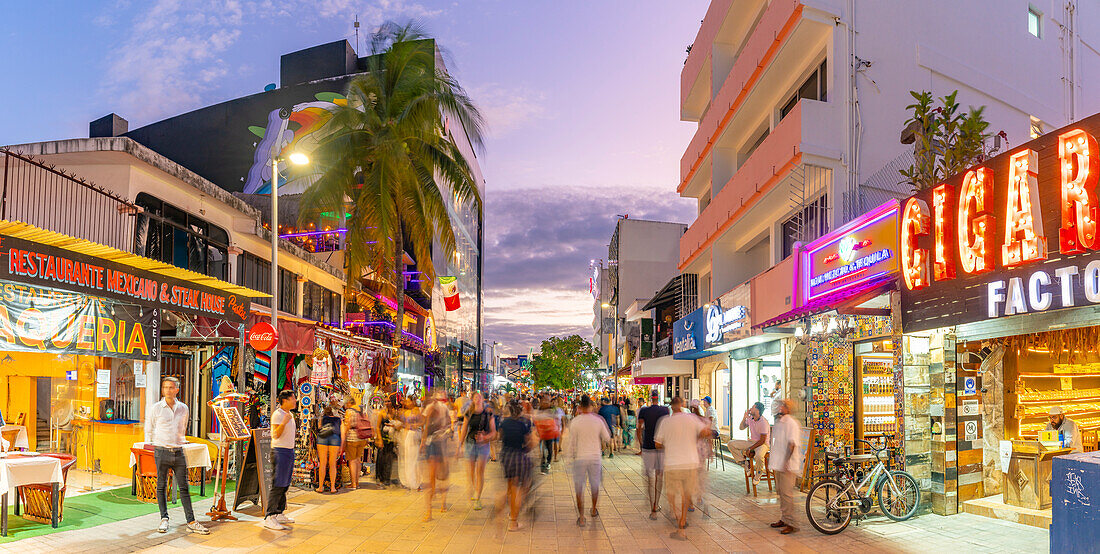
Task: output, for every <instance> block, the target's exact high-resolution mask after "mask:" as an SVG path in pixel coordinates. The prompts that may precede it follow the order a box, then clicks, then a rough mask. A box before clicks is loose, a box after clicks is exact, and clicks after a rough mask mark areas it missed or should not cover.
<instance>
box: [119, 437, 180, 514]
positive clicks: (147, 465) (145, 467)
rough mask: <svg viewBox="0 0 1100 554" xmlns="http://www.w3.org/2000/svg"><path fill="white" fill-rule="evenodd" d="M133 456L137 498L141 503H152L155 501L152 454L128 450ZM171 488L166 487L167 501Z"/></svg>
mask: <svg viewBox="0 0 1100 554" xmlns="http://www.w3.org/2000/svg"><path fill="white" fill-rule="evenodd" d="M130 452H132V453H133V454H134V459H135V460H137V465H136V466H134V472H135V474H136V476H137V498H138V500H140V501H141V502H149V503H154V502H156V501H157V463H156V460H155V459H154V458H153V452H152V451H151V450H146V449H144V448H130ZM171 480H172V473H171V472H169V473H168V482H169V483H171ZM172 490H173V487H168V489H167V494H168V500H169V501H171V500H172V496H173V495H172Z"/></svg>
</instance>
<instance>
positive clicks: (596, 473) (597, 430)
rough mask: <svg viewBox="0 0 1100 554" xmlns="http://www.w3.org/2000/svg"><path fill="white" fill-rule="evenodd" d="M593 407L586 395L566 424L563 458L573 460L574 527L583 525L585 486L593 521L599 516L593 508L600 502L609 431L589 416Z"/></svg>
mask: <svg viewBox="0 0 1100 554" xmlns="http://www.w3.org/2000/svg"><path fill="white" fill-rule="evenodd" d="M593 409H594V406H593V405H592V399H590V398H589V397H588V396H587V395H585V396H582V397H581V401H580V403H578V405H577V416H576V417H574V418H573V421H572V422H570V423H569V432H568V433H567V434H566V437H565V447H564V450H565V453H566V456H571V457H572V458H573V491H574V493H575V494H576V495H577V525H578V526H580V525H584V524H585V518H584V482H585V480H587V481H588V488H589V490H590V491H591V493H592V511H591V515H592V517H598V516H599V515H600V512H599V510H598V509H597V508H596V504H597V503H598V502H599V499H600V480H601V477H602V476H603V461H602V460H601V459H600V458H601V457H602V455H603V445H604V444H605V443H609V442H611V431H610V429H608V427H607V422H606V421H605V420H604V418H602V417H600V416H598V415H596V414H594V413H592V412H593Z"/></svg>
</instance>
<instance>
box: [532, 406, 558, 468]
mask: <svg viewBox="0 0 1100 554" xmlns="http://www.w3.org/2000/svg"><path fill="white" fill-rule="evenodd" d="M559 421H560V419H559V418H558V417H557V413H556V412H555V408H554V407H553V406H551V405H550V400H549V399H548V398H547V397H546V396H543V398H542V400H541V403H540V405H539V411H538V413H536V414H535V429H536V430H537V431H538V435H539V444H540V445H541V456H540V457H541V460H542V463H541V464H540V467H539V470H540V471H541V472H542V474H543V475H546V474H547V473H550V463H551V462H553V460H554V441H556V440H557V439H558V438H559V437H561V427H559V425H560V423H559Z"/></svg>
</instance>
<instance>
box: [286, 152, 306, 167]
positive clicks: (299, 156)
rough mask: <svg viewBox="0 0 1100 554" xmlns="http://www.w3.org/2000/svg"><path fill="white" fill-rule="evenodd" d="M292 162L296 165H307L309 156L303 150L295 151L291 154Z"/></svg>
mask: <svg viewBox="0 0 1100 554" xmlns="http://www.w3.org/2000/svg"><path fill="white" fill-rule="evenodd" d="M290 163H292V164H294V165H306V164H308V163H309V156H306V155H305V154H303V153H301V152H293V153H291V154H290Z"/></svg>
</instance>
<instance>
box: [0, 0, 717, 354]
mask: <svg viewBox="0 0 1100 554" xmlns="http://www.w3.org/2000/svg"><path fill="white" fill-rule="evenodd" d="M706 6H707V2H705V1H703V0H676V1H671V2H670V1H663V0H643V1H614V2H612V1H607V2H600V1H597V2H593V1H587V0H578V1H574V0H569V1H555V2H531V1H522V0H519V1H515V0H478V1H465V0H463V1H454V2H435V1H428V0H424V1H418V2H415V1H404V0H379V1H355V0H327V1H319V2H315V1H310V0H297V1H285V2H279V1H274V0H260V1H247V0H156V1H131V0H116V1H105V2H91V1H88V2H70V3H67V5H66V7H65V8H64V9H58V5H57V3H55V2H36V3H19V5H12V6H7V7H6V10H5V14H4V18H5V24H4V26H3V30H2V31H0V33H2V34H0V49H2V51H4V52H5V53H6V55H5V61H4V65H5V71H4V74H5V76H6V77H7V78H6V79H4V81H3V84H0V102H2V104H3V105H4V106H6V109H4V110H2V111H0V143H3V144H16V143H23V142H31V141H40V140H53V139H63V138H73V137H86V136H87V133H88V122H89V121H91V120H92V119H95V118H98V117H100V116H102V115H104V114H107V113H110V112H116V113H118V114H119V115H121V116H122V117H124V118H126V119H128V120H129V121H130V128H131V129H133V128H136V127H138V126H141V125H144V124H146V123H150V122H153V121H156V120H159V119H162V118H164V117H168V116H172V115H176V114H179V113H183V112H186V111H189V110H192V109H195V108H198V107H201V106H205V105H209V104H213V103H217V102H221V101H224V100H228V99H231V98H236V97H239V96H243V95H246V94H251V93H255V92H259V91H261V90H262V89H263V87H264V85H266V84H268V83H273V82H277V81H278V67H279V56H280V55H281V54H285V53H288V52H292V51H295V50H299V49H302V48H306V47H309V46H314V45H317V44H322V43H326V42H331V41H333V40H339V39H341V38H347V39H348V40H350V41H352V42H353V43H354V41H355V35H354V34H353V29H352V20H353V18H354V16H355V15H356V14H358V16H359V19H360V21H361V22H362V29H361V35H360V36H361V38H360V44H361V45H362V46H361V48H360V52H361V53H362V52H365V51H366V49H367V47H366V44H367V40H366V36H365V35H366V34H368V33H369V32H370V30H371V29H372V28H374V27H376V26H377V25H378V24H379V23H381V22H382V21H385V20H395V21H398V22H404V21H407V20H408V19H410V18H415V19H418V20H420V21H421V22H422V23H423V24H424V25H425V26H426V28H427V30H428V32H429V33H430V34H432V35H434V36H436V37H437V39H438V40H439V43H440V45H441V46H442V47H443V48H445V49H447V50H448V51H449V53H450V69H451V72H452V73H453V74H455V75H456V76H457V77H458V79H459V81H460V82H461V83H462V85H463V86H464V87H466V89H467V90H468V91H469V92H470V94H471V96H472V97H473V98H474V100H475V101H476V102H477V103H478V104H479V106H480V107H481V109H482V110H483V111H484V112H485V114H486V115H487V118H488V122H489V126H490V129H489V133H490V136H489V140H488V141H487V144H486V152H485V155H484V156H483V157H481V166H482V171H483V173H484V175H485V178H486V181H487V193H486V241H485V300H486V310H485V339H486V340H487V341H490V342H492V341H494V340H495V341H500V342H502V343H504V345H505V352H506V353H510V354H519V353H527V351H528V349H529V348H532V347H534V348H536V349H537V348H538V344H539V342H540V341H541V340H542V339H543V338H545V337H547V336H549V335H554V334H556V335H561V334H572V333H580V334H581V335H582V336H584V337H586V338H591V322H592V317H593V316H592V303H591V302H592V300H591V296H589V295H588V289H587V279H588V276H589V275H590V272H589V270H588V262H589V260H590V259H593V258H603V257H606V256H607V243H608V241H609V240H610V236H611V232H612V230H613V228H614V218H615V214H629V215H630V217H632V218H644V219H659V220H671V221H680V222H688V221H690V220H691V216H692V213H693V205H694V204H693V202H691V201H686V200H682V199H679V198H678V197H677V196H676V193H675V188H676V182H677V180H678V173H679V161H680V156H681V154H682V153H683V149H684V146H685V145H686V144H687V141H688V140H689V139H690V137H691V135H692V132H693V130H694V125H693V124H690V123H685V122H681V121H679V108H678V106H679V90H680V70H681V68H682V67H683V62H684V59H685V57H686V54H685V48H686V47H687V45H688V44H690V43H691V42H692V40H694V38H695V33H696V32H697V31H698V28H699V21H700V19H702V17H703V15H704V13H705V11H706ZM16 76H18V77H16Z"/></svg>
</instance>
